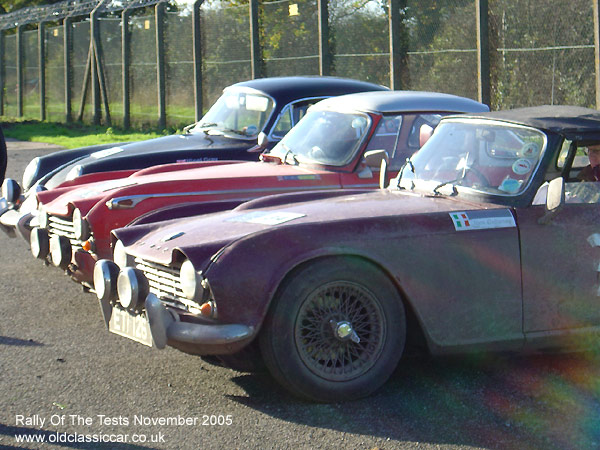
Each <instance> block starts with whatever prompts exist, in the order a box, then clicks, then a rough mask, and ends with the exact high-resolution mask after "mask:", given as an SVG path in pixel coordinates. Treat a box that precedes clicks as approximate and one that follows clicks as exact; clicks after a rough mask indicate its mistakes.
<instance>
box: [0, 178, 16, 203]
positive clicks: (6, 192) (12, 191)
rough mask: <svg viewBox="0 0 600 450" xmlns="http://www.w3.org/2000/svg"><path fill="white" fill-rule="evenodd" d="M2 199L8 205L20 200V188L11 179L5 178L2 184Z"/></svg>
mask: <svg viewBox="0 0 600 450" xmlns="http://www.w3.org/2000/svg"><path fill="white" fill-rule="evenodd" d="M2 197H4V199H5V200H6V201H7V202H8V203H16V202H17V201H18V200H19V198H21V186H19V183H17V182H16V181H15V180H13V179H12V178H7V179H5V180H4V183H2Z"/></svg>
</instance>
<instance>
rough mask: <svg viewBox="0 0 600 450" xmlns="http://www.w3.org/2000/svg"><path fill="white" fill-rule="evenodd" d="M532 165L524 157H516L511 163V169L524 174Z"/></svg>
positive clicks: (518, 173) (529, 170)
mask: <svg viewBox="0 0 600 450" xmlns="http://www.w3.org/2000/svg"><path fill="white" fill-rule="evenodd" d="M532 167H533V165H532V164H531V161H529V160H528V159H525V158H521V159H517V160H516V161H515V162H514V163H513V165H512V171H513V172H514V173H516V174H517V175H525V174H528V173H529V172H531V168H532Z"/></svg>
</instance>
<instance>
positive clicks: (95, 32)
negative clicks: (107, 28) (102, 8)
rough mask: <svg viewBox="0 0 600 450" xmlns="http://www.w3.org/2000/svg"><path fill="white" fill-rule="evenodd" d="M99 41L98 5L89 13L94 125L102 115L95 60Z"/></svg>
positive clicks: (98, 123)
mask: <svg viewBox="0 0 600 450" xmlns="http://www.w3.org/2000/svg"><path fill="white" fill-rule="evenodd" d="M99 41H100V36H99V28H98V7H96V8H94V10H93V11H92V12H91V13H90V56H91V58H89V59H90V69H91V70H90V74H91V81H92V108H93V110H94V116H93V119H92V120H93V123H94V125H100V118H101V116H102V110H101V106H100V78H99V73H98V66H97V65H96V62H95V59H96V57H95V53H96V50H95V49H96V48H98V42H99Z"/></svg>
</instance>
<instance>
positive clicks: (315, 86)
mask: <svg viewBox="0 0 600 450" xmlns="http://www.w3.org/2000/svg"><path fill="white" fill-rule="evenodd" d="M381 90H388V88H386V87H384V86H380V85H376V84H372V83H367V82H363V81H356V80H350V79H345V78H335V77H318V76H303V77H278V78H263V79H257V80H251V81H244V82H241V83H236V84H234V85H232V86H229V87H227V88H226V89H225V90H224V91H223V95H222V96H221V97H220V98H219V99H218V100H217V101H216V102H215V104H214V105H213V106H212V107H211V108H210V110H209V111H208V112H207V113H206V115H205V116H204V117H203V118H202V120H200V122H198V123H196V124H194V125H191V126H189V127H187V129H186V133H185V134H178V135H172V136H165V137H161V138H157V139H151V140H148V141H142V142H135V143H129V144H121V145H119V144H117V145H115V144H109V145H97V146H92V147H84V148H79V149H74V150H64V151H59V152H55V153H53V154H51V155H47V156H43V157H38V158H35V159H33V160H32V161H31V162H30V163H29V165H28V166H27V167H26V169H25V172H24V174H23V184H22V186H19V184H18V183H17V182H16V181H14V180H10V179H7V180H5V182H4V183H3V187H2V197H3V198H2V199H0V223H1V224H2V225H4V227H3V228H4V229H5V230H13V229H14V227H15V225H16V224H17V222H18V221H19V219H20V218H21V217H23V216H24V214H25V213H27V212H31V211H32V210H34V209H35V207H36V202H35V196H34V195H31V196H30V195H28V194H29V193H34V192H37V191H39V190H44V189H51V188H54V187H56V186H58V185H59V184H61V183H63V182H64V181H70V180H74V179H76V178H77V177H80V176H82V175H86V174H90V173H99V172H103V173H106V172H110V171H115V170H136V169H143V168H146V167H151V166H155V165H158V164H168V163H174V162H183V161H186V162H190V161H215V160H246V161H254V160H258V156H259V154H260V152H261V151H262V150H264V149H265V148H271V147H273V146H274V144H275V143H276V142H278V141H279V140H280V139H281V138H282V137H283V136H284V135H285V134H286V133H287V131H288V130H289V129H291V128H292V126H294V125H295V124H296V122H297V121H298V120H299V119H300V118H301V117H302V116H303V115H304V113H305V112H306V109H307V108H308V107H309V106H310V105H312V104H313V103H316V102H318V101H319V100H322V99H324V98H327V97H332V96H337V95H342V94H351V93H355V92H364V91H381ZM261 132H262V133H264V135H265V136H266V138H267V139H266V140H265V141H263V145H264V146H257V142H258V135H259V133H261ZM1 169H2V159H1V157H0V171H1ZM0 173H3V172H0ZM22 192H25V195H24V196H23V195H22ZM28 197H30V200H29V201H26V199H27V198H28Z"/></svg>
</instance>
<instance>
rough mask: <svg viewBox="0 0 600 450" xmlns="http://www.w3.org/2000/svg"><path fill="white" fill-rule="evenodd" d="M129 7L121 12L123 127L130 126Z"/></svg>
mask: <svg viewBox="0 0 600 450" xmlns="http://www.w3.org/2000/svg"><path fill="white" fill-rule="evenodd" d="M130 15H131V13H130V12H129V9H124V10H123V12H122V13H121V86H122V88H123V128H125V129H128V128H129V127H130V126H131V122H130V119H131V105H130V103H129V100H130V96H129V65H130V62H131V33H130V31H129V16H130Z"/></svg>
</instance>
